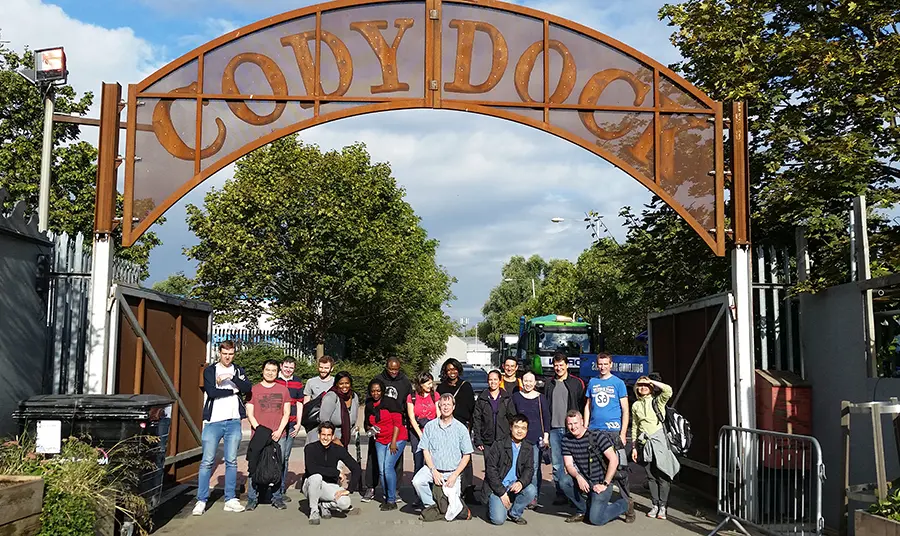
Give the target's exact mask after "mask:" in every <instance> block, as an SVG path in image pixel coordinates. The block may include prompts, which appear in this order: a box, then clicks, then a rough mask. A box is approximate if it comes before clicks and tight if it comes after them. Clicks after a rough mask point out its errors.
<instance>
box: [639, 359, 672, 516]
mask: <svg viewBox="0 0 900 536" xmlns="http://www.w3.org/2000/svg"><path fill="white" fill-rule="evenodd" d="M634 392H635V394H636V395H637V400H636V401H635V402H634V404H632V406H631V437H632V440H633V442H632V450H631V459H632V460H634V461H635V462H638V463H640V464H641V465H643V466H644V468H645V469H646V470H647V480H648V483H649V484H650V497H651V498H652V499H653V507H652V508H651V509H650V511H649V512H647V517H655V518H657V519H666V503H667V502H668V499H669V490H670V489H671V486H672V479H673V478H674V477H675V475H676V474H677V473H678V470H679V469H680V466H679V464H678V459H677V458H676V457H675V455H674V454H673V453H672V451H671V450H670V449H669V444H668V441H667V440H666V435H665V431H664V430H663V426H662V424H663V423H661V422H660V420H659V417H658V415H662V416H663V417H665V414H666V403H667V402H668V401H669V399H670V398H672V388H671V387H670V386H668V385H666V384H665V383H662V382H659V381H655V380H651V379H650V378H648V377H647V376H641V377H640V378H638V380H637V381H636V382H635V384H634ZM654 403H655V404H656V408H655V409H654V407H653V404H654ZM657 410H658V413H657Z"/></svg>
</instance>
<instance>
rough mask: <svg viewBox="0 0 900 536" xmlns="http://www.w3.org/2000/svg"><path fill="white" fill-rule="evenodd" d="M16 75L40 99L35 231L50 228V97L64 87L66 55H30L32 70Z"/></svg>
mask: <svg viewBox="0 0 900 536" xmlns="http://www.w3.org/2000/svg"><path fill="white" fill-rule="evenodd" d="M19 74H20V75H22V76H24V77H25V78H26V79H28V81H30V82H31V83H33V84H34V85H36V86H37V87H38V89H39V90H40V91H41V93H43V95H44V140H43V144H42V147H41V183H40V190H39V196H38V230H39V231H41V232H45V231H47V229H49V227H50V164H51V161H52V159H53V93H54V86H56V85H59V84H65V83H66V79H67V77H68V75H69V71H68V70H66V53H65V50H64V49H63V48H62V47H55V48H45V49H41V50H35V51H34V69H21V70H20V71H19Z"/></svg>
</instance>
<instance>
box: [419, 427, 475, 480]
mask: <svg viewBox="0 0 900 536" xmlns="http://www.w3.org/2000/svg"><path fill="white" fill-rule="evenodd" d="M424 450H427V451H428V452H429V453H430V454H431V459H432V460H433V461H434V468H435V469H438V470H439V471H453V470H454V469H456V467H457V466H458V465H459V462H460V460H462V457H463V455H465V454H472V451H473V450H474V449H473V448H472V438H471V437H469V429H468V428H466V427H465V426H463V423H461V422H459V421H457V420H456V419H453V420H452V421H450V424H448V425H444V424H443V423H441V419H439V418H438V419H434V420H431V421H429V422H428V424H426V425H425V429H424V430H422V439H421V440H420V441H419V450H418V452H421V451H424Z"/></svg>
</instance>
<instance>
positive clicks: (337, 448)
mask: <svg viewBox="0 0 900 536" xmlns="http://www.w3.org/2000/svg"><path fill="white" fill-rule="evenodd" d="M333 439H334V425H333V424H331V422H329V421H325V422H323V423H322V424H320V425H319V440H318V441H315V442H313V443H310V444H309V445H306V448H304V449H303V453H304V457H305V460H304V461H305V464H306V473H304V478H303V494H304V495H306V498H307V499H309V524H310V525H318V524H319V523H320V522H321V521H320V519H322V518H325V519H329V518H330V517H331V511H332V510H334V509H337V510H340V511H342V512H346V513H347V514H356V513H359V510H358V509H357V510H354V508H353V505H352V504H351V503H350V494H351V493H353V492H354V491H356V483H357V482H359V478H360V474H361V473H362V470H361V469H360V467H359V464H358V463H357V462H356V460H354V459H353V458H352V457H350V453H349V452H347V449H346V448H345V447H342V446H341V445H337V444H334V443H332V440H333ZM338 462H343V464H344V465H346V466H347V468H348V469H350V483H349V486H348V488H347V489H344V488H342V487H341V484H340V482H341V470H340V469H339V468H338Z"/></svg>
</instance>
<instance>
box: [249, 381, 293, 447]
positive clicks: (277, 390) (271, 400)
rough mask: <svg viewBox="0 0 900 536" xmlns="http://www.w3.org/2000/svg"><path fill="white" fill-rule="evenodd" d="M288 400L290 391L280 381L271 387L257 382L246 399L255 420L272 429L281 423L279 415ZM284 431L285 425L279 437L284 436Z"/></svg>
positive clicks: (275, 428) (289, 399) (281, 413)
mask: <svg viewBox="0 0 900 536" xmlns="http://www.w3.org/2000/svg"><path fill="white" fill-rule="evenodd" d="M290 402H291V393H290V392H288V389H287V387H285V386H284V385H281V384H280V383H276V384H274V385H273V386H272V387H265V386H263V384H261V383H257V384H256V385H254V386H253V390H252V391H250V400H249V401H248V403H249V404H253V416H254V417H256V421H257V422H258V423H259V424H261V425H262V426H265V427H266V428H270V429H271V430H272V431H275V430H277V429H278V425H279V424H281V416H282V415H284V405H285V404H289V403H290ZM286 431H287V427H285V432H283V433H282V434H281V437H284V433H286Z"/></svg>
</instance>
